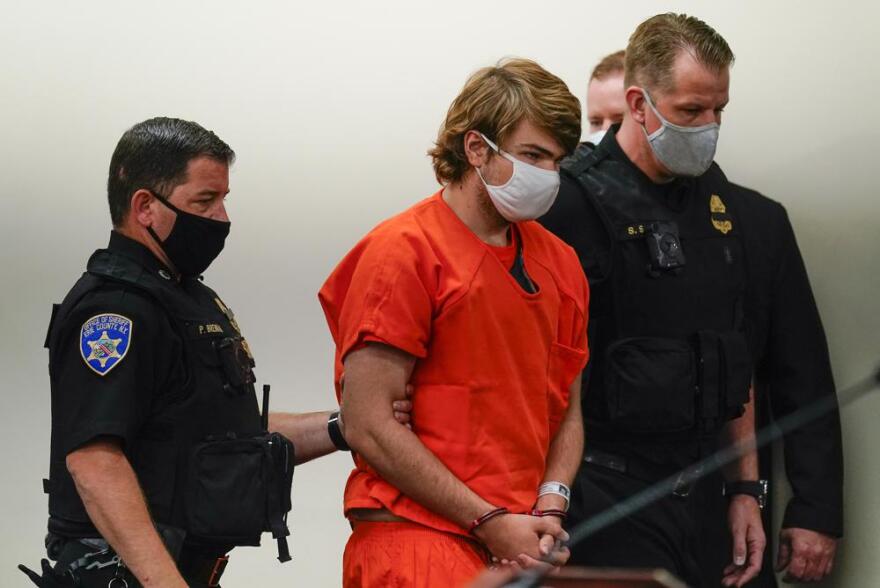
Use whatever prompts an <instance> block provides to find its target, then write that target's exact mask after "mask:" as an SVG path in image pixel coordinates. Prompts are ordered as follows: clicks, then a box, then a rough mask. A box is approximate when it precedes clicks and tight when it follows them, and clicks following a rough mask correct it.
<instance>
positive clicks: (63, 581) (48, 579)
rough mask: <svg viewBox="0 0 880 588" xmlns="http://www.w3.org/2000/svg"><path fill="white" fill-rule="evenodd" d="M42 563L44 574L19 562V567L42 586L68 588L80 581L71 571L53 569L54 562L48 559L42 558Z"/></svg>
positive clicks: (43, 587)
mask: <svg viewBox="0 0 880 588" xmlns="http://www.w3.org/2000/svg"><path fill="white" fill-rule="evenodd" d="M40 565H41V566H42V567H43V575H42V576H40V575H39V574H37V572H35V571H33V570H31V569H29V568H27V567H25V566H23V565H21V564H19V565H18V569H20V570H21V571H22V572H23V573H24V574H25V575H26V576H27V577H28V578H30V579H31V582H33V583H34V584H36V585H37V586H39V587H40V588H66V587H71V586H77V585H78V584H79V582H77V581H76V578H74V576H73V574H69V573H66V572H65V573H59V572H57V571H55V570H54V569H52V564H50V563H49V560H48V559H43V560H40Z"/></svg>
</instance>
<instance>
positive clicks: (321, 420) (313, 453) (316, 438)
mask: <svg viewBox="0 0 880 588" xmlns="http://www.w3.org/2000/svg"><path fill="white" fill-rule="evenodd" d="M329 417H330V412H329V411H328V412H308V413H302V414H295V413H289V412H272V413H269V430H270V431H272V432H277V433H281V434H282V435H284V436H285V437H287V438H288V439H290V441H291V442H293V447H294V450H295V453H296V463H297V465H298V464H301V463H305V462H307V461H310V460H313V459H315V458H318V457H322V456H324V455H327V454H328V453H333V452H334V451H336V447H335V446H334V445H333V442H332V441H331V440H330V435H329V434H328V433H327V419H328V418H329Z"/></svg>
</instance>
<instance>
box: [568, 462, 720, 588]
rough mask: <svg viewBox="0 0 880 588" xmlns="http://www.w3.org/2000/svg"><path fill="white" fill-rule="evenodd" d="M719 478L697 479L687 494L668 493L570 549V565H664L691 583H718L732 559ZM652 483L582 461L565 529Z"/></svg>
mask: <svg viewBox="0 0 880 588" xmlns="http://www.w3.org/2000/svg"><path fill="white" fill-rule="evenodd" d="M720 480H721V478H720V477H719V476H717V475H716V476H710V477H707V478H705V479H703V480H701V481H699V482H697V483H696V484H695V485H694V487H693V488H692V489H691V491H690V493H689V494H688V496H686V497H680V496H675V495H672V494H670V495H668V496H666V497H664V498H662V499H660V500H659V501H657V502H655V503H654V504H652V505H651V506H648V507H646V508H645V509H643V510H641V511H639V512H637V513H634V514H633V515H631V516H629V517H627V518H625V519H623V520H622V521H620V522H618V523H616V524H614V525H612V526H610V527H606V528H605V529H603V530H601V531H599V532H597V533H596V534H595V535H593V536H591V537H587V538H586V539H584V540H583V541H582V542H581V543H580V544H577V545H574V546H573V547H572V554H571V559H570V560H569V564H570V565H579V566H592V567H621V568H663V569H665V570H667V571H669V572H671V573H672V574H674V575H676V576H677V577H679V578H680V579H681V580H682V581H684V582H686V583H687V584H688V585H690V586H700V587H715V586H720V585H721V575H722V570H723V568H724V566H725V565H727V564H728V563H730V561H731V560H732V555H731V552H730V548H729V547H728V545H729V541H727V544H726V545H725V544H724V543H723V542H721V541H719V540H718V539H719V537H722V536H724V535H725V534H726V531H725V529H726V527H727V523H726V521H727V517H726V512H727V509H726V506H725V505H726V501H725V499H724V498H723V497H722V496H721V481H720ZM650 485H651V483H650V482H648V481H645V480H641V479H638V478H635V477H633V476H631V475H629V474H627V473H621V472H618V471H615V470H611V469H607V468H605V467H602V466H598V465H593V464H588V463H584V464H582V466H581V469H580V471H579V472H578V476H577V479H576V482H575V484H574V487H573V488H572V500H571V510H570V512H569V520H568V524H567V526H568V530H569V532H571V530H572V529H573V528H574V527H575V526H576V525H577V524H578V523H579V522H581V521H583V520H585V519H588V518H590V517H592V516H595V515H596V514H598V513H600V512H602V511H604V510H606V509H608V508H610V507H612V506H614V505H615V504H617V503H619V502H620V501H622V500H624V499H626V498H628V497H629V496H632V495H633V494H636V493H638V492H640V491H641V490H643V489H645V488H647V487H648V486H650Z"/></svg>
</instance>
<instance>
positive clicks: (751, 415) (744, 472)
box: [723, 388, 759, 481]
mask: <svg viewBox="0 0 880 588" xmlns="http://www.w3.org/2000/svg"><path fill="white" fill-rule="evenodd" d="M723 441H724V442H725V443H726V444H727V445H740V446H742V447H743V448H746V447H748V449H747V450H746V451H745V453H744V454H743V455H741V456H740V457H739V459H737V460H736V461H734V462H732V463H730V464H729V465H727V466H725V468H724V477H725V478H726V479H727V480H728V481H736V480H757V479H758V478H759V475H758V450H757V448H756V447H755V445H754V441H755V390H754V388H750V389H749V401H748V403H747V404H746V405H745V412H744V413H743V414H742V416H741V417H739V418H738V419H733V420H732V421H730V422H728V423H727V425H726V426H725V428H724V431H723Z"/></svg>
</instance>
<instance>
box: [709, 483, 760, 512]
mask: <svg viewBox="0 0 880 588" xmlns="http://www.w3.org/2000/svg"><path fill="white" fill-rule="evenodd" d="M768 486H769V483H768V482H767V480H738V481H735V482H725V483H724V486H723V487H722V491H721V493H722V495H723V496H733V495H734V494H745V495H747V496H753V497H754V498H755V499H756V500H757V501H758V506H759V507H760V508H761V509H762V510H763V508H764V507H765V506H766V505H767V490H768Z"/></svg>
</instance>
